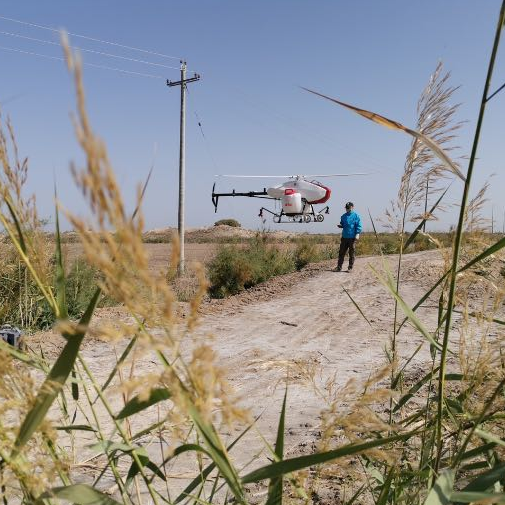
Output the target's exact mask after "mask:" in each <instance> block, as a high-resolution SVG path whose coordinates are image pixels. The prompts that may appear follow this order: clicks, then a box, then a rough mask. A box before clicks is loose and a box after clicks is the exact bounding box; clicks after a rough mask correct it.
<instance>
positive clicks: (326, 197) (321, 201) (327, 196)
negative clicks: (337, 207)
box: [308, 182, 331, 204]
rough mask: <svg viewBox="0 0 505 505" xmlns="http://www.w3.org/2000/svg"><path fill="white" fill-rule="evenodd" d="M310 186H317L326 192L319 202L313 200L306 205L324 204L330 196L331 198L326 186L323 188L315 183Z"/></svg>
mask: <svg viewBox="0 0 505 505" xmlns="http://www.w3.org/2000/svg"><path fill="white" fill-rule="evenodd" d="M312 184H315V185H316V186H319V187H320V188H322V189H324V190H325V191H326V193H325V195H324V196H323V197H322V198H320V199H319V200H314V201H312V202H308V203H310V204H314V203H325V202H327V201H328V200H329V199H330V196H331V189H330V188H327V187H326V186H323V185H322V184H319V183H317V182H313V183H312Z"/></svg>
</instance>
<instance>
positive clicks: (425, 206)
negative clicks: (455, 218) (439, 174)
mask: <svg viewBox="0 0 505 505" xmlns="http://www.w3.org/2000/svg"><path fill="white" fill-rule="evenodd" d="M429 189H430V176H429V175H427V176H426V194H425V195H424V219H425V221H424V223H423V233H426V221H427V220H428V217H427V216H428V193H429Z"/></svg>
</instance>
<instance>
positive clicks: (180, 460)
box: [0, 1, 505, 505]
mask: <svg viewBox="0 0 505 505" xmlns="http://www.w3.org/2000/svg"><path fill="white" fill-rule="evenodd" d="M504 20H505V1H504V2H503V5H502V8H501V11H500V15H499V21H498V26H497V31H496V36H495V42H494V48H493V52H492V57H491V62H490V65H489V72H488V76H487V78H486V86H485V90H484V94H483V100H482V105H481V111H480V115H479V120H478V123H477V131H476V134H475V141H474V145H473V149H472V153H471V156H470V162H469V167H468V170H467V173H466V175H463V174H462V173H461V170H460V168H459V167H458V165H457V163H455V162H454V161H452V160H451V159H450V158H449V156H448V154H447V153H446V152H445V151H444V150H443V148H442V147H441V146H440V145H438V144H437V143H436V141H434V140H433V139H431V138H430V137H428V136H426V135H425V134H424V133H423V132H420V131H417V130H413V129H410V128H407V127H405V126H403V125H401V124H400V123H398V122H395V121H391V120H389V119H387V118H385V117H384V116H380V115H378V114H375V113H372V112H369V111H365V110H363V109H359V108H357V107H354V106H350V105H348V104H345V103H343V102H340V101H338V100H335V99H330V100H332V101H333V102H336V103H338V104H340V105H343V106H344V107H347V108H348V109H351V110H353V111H354V112H357V113H358V114H360V115H362V116H364V117H366V118H367V119H371V120H373V121H375V122H377V123H379V124H382V125H385V126H388V127H391V128H393V129H395V130H399V131H403V132H406V133H408V134H409V135H412V136H413V137H415V138H416V139H419V141H420V142H421V145H422V146H427V147H428V148H429V149H430V150H431V151H432V152H433V153H434V155H435V156H437V157H438V159H440V160H441V162H442V163H444V164H445V166H446V167H447V169H448V170H450V171H452V172H453V173H454V174H457V176H458V177H459V178H460V179H462V180H463V181H464V189H463V196H462V202H461V210H460V219H459V223H458V227H457V229H456V230H455V232H454V236H453V243H452V247H451V251H450V252H451V257H452V260H449V262H448V264H447V267H446V269H445V270H444V271H443V272H441V273H440V278H439V280H438V281H437V282H436V283H435V284H434V286H433V287H432V288H431V289H430V290H429V291H427V292H426V293H425V294H424V295H423V297H422V298H421V299H420V300H419V301H418V302H417V303H416V304H414V305H413V306H411V305H409V304H408V303H407V302H406V301H405V300H404V299H403V298H402V295H401V290H400V289H398V287H397V283H396V280H395V278H394V276H393V274H392V273H391V272H390V270H389V267H388V264H387V262H386V261H385V262H384V269H383V270H382V271H379V270H377V271H376V275H377V276H378V277H379V279H380V280H381V281H382V282H383V284H384V286H385V289H387V291H388V292H389V293H390V294H391V296H392V297H393V299H394V300H395V301H396V302H397V303H398V307H399V308H400V309H401V310H402V311H403V313H404V315H405V319H404V320H403V321H402V322H401V323H399V324H398V328H397V331H398V332H399V331H402V328H404V327H405V325H406V324H408V325H411V326H412V327H413V328H414V329H415V331H416V332H417V333H418V334H419V336H420V337H422V339H423V340H424V341H425V345H426V346H428V347H429V349H430V351H431V360H432V361H431V366H428V367H426V369H425V370H424V371H423V373H424V375H423V376H422V377H420V378H415V379H413V380H411V381H410V383H408V384H407V382H406V384H407V386H408V387H407V388H406V389H403V390H401V391H399V389H398V388H397V387H396V381H399V380H400V377H401V376H403V377H404V378H405V377H407V378H408V375H409V374H408V373H407V372H408V369H409V365H410V364H411V362H412V359H413V358H414V355H412V356H409V357H407V358H403V359H401V360H400V358H399V357H398V353H397V355H396V358H395V359H391V362H389V363H385V365H384V367H381V368H380V369H379V370H377V371H375V372H373V373H371V374H370V377H369V379H368V380H367V381H366V382H365V383H363V384H356V383H349V384H348V385H347V386H346V387H344V388H339V387H338V386H337V381H336V380H329V381H328V382H327V383H326V384H325V385H324V387H321V385H320V383H318V381H317V379H316V375H317V373H316V371H315V369H314V368H311V367H305V368H303V367H302V366H301V365H300V366H298V365H297V364H293V365H292V368H293V369H294V368H296V367H297V366H298V368H296V377H297V380H305V381H306V382H307V383H309V384H312V385H313V387H314V393H315V394H316V395H318V398H320V400H321V405H322V412H321V425H320V432H321V434H320V439H319V441H318V443H317V446H316V447H315V449H314V450H313V451H311V452H309V453H308V454H304V455H301V456H296V457H287V456H286V448H285V432H286V430H287V426H289V412H288V409H287V402H288V401H289V387H288V388H287V389H286V394H285V395H284V401H283V402H282V404H280V405H279V407H278V410H279V422H278V426H277V433H276V436H275V438H274V437H273V436H271V435H270V434H265V435H263V436H261V440H263V443H264V448H265V451H266V452H267V454H268V455H269V461H268V462H265V463H264V464H262V465H260V466H259V467H256V468H255V469H253V470H250V469H248V468H242V467H239V465H238V463H237V459H236V458H235V457H234V453H235V451H237V450H239V448H240V443H241V441H243V437H244V436H245V435H246V434H247V433H248V432H252V431H253V428H254V429H255V420H254V419H251V417H250V414H249V413H248V412H247V411H244V410H243V409H241V408H240V407H239V405H240V402H239V399H238V397H237V395H236V393H234V392H233V389H232V388H231V386H230V385H229V384H228V383H227V381H226V378H225V373H224V371H223V370H222V369H221V368H220V364H219V362H218V360H217V357H216V354H215V352H214V351H213V350H212V347H211V345H210V344H211V342H209V341H208V340H202V339H197V338H194V333H193V332H194V329H195V326H196V325H197V324H198V313H197V312H198V306H199V303H200V301H201V299H202V297H203V296H204V295H205V293H206V290H207V281H206V278H205V275H204V272H203V270H200V272H199V279H200V288H199V290H198V292H197V293H196V295H195V297H194V298H193V300H192V301H191V310H190V312H189V314H187V316H186V317H185V318H181V317H180V315H179V314H178V312H177V310H176V305H175V294H174V292H173V291H172V290H171V289H170V287H169V285H168V283H167V280H166V276H165V275H164V274H163V273H160V274H159V275H153V273H152V272H151V271H150V270H149V269H148V258H147V252H146V249H145V247H144V244H143V241H142V233H143V218H142V212H141V203H142V198H143V195H144V192H145V185H144V186H143V187H139V190H138V196H137V205H136V210H135V211H134V213H133V214H132V215H128V214H127V213H126V210H125V206H124V204H123V201H122V198H121V192H120V188H119V187H118V185H117V182H116V179H115V176H114V172H113V170H112V167H111V165H110V162H109V159H108V156H107V151H106V148H105V145H104V144H103V142H102V141H101V140H100V139H99V138H98V136H97V135H96V134H95V133H94V131H93V129H92V127H91V123H90V121H89V118H88V116H87V114H86V107H85V97H84V90H83V86H82V78H81V66H80V64H79V61H78V59H76V57H75V55H74V54H73V53H72V52H71V50H70V49H69V47H68V45H67V44H65V43H64V47H65V50H66V57H67V61H68V64H69V69H70V71H71V73H72V75H73V76H74V78H75V86H76V91H77V115H76V117H75V128H76V135H77V139H78V141H79V143H80V145H81V148H82V150H83V152H84V154H85V157H86V163H85V166H84V167H83V168H79V167H73V168H72V170H73V174H74V177H75V181H76V183H77V185H78V187H79V188H80V189H81V190H82V192H83V195H84V197H85V198H86V201H87V202H88V205H89V209H90V215H91V217H90V219H89V220H88V221H85V220H83V219H81V218H79V217H78V216H75V215H74V214H72V213H71V212H70V211H65V212H66V215H67V218H68V219H69V220H70V222H71V223H72V225H73V227H74V229H75V230H76V233H77V234H78V236H79V240H80V241H81V243H82V245H83V249H84V253H85V257H86V261H87V263H88V264H89V265H90V266H92V267H93V268H96V269H97V271H98V272H100V276H99V277H98V278H97V279H96V281H97V288H96V289H95V291H94V292H93V293H92V294H91V296H90V298H89V301H88V303H87V306H86V308H85V310H84V313H83V314H82V316H81V317H80V319H79V320H78V321H75V320H73V319H72V318H70V317H69V310H68V300H67V291H66V286H67V283H68V277H67V270H66V268H65V264H64V255H63V254H62V247H61V235H60V232H59V218H57V219H56V232H55V235H56V241H55V251H54V257H55V272H56V275H55V277H56V278H55V279H53V278H52V273H51V270H50V269H48V267H47V265H46V262H45V261H44V258H43V257H42V253H41V251H42V249H41V248H40V240H41V231H40V228H39V226H38V224H37V223H39V220H38V218H37V213H36V208H35V205H34V200H33V199H30V198H28V199H27V198H26V197H25V196H24V190H23V188H24V184H25V182H26V175H27V164H26V163H25V161H21V160H19V159H18V155H17V150H16V149H15V147H14V148H13V147H12V145H13V141H14V136H13V134H11V135H10V138H11V141H12V142H11V143H9V141H8V138H9V137H8V136H2V137H1V138H2V142H1V143H0V160H1V162H2V169H3V170H2V174H1V176H0V198H1V204H0V222H1V223H2V225H3V227H4V229H5V231H6V233H7V235H8V237H9V240H10V241H11V244H12V247H13V248H14V250H15V252H16V255H17V258H18V260H20V261H21V262H22V263H23V265H24V266H25V268H26V270H27V272H28V274H29V276H30V278H31V279H32V282H33V283H34V285H36V286H37V289H38V293H39V296H40V298H41V300H43V303H45V304H47V306H48V307H49V310H50V311H51V313H52V315H53V317H54V318H55V320H56V321H57V325H56V329H57V330H58V331H59V332H60V334H61V351H60V352H59V354H58V356H57V358H56V359H55V360H54V361H51V362H48V361H47V360H46V359H45V357H44V356H39V355H36V354H33V353H30V352H22V351H19V350H16V349H13V348H11V347H10V346H8V345H7V344H5V343H4V342H2V341H0V353H1V359H0V374H1V376H2V380H1V382H0V384H1V385H0V493H1V496H2V499H3V502H4V503H5V504H8V503H12V504H14V503H26V504H42V503H43V504H52V503H58V502H60V501H66V502H72V503H78V504H86V505H87V504H107V505H114V504H118V503H123V504H133V503H138V504H140V503H146V504H147V503H149V504H161V503H168V504H176V503H188V504H189V503H191V504H208V503H222V504H225V503H240V504H244V505H245V504H249V503H252V502H253V501H252V499H251V495H250V493H249V490H250V489H251V487H252V486H258V485H263V487H264V489H265V494H264V496H263V498H262V503H265V504H266V505H274V504H281V503H306V504H308V503H316V502H317V501H318V496H319V495H318V486H319V485H320V483H321V479H323V478H324V477H325V476H326V477H327V476H330V477H331V476H333V477H334V478H337V477H338V478H341V477H342V476H343V480H344V481H346V482H348V484H349V489H352V492H351V493H350V494H348V495H345V496H343V495H341V501H343V502H345V503H347V504H349V505H351V504H352V503H374V504H377V505H384V504H387V503H395V504H396V503H405V504H419V503H426V504H427V505H439V504H447V503H473V502H482V503H502V502H504V501H505V492H504V489H503V486H504V481H503V475H504V471H505V463H503V461H504V456H505V454H504V449H503V447H504V446H505V442H504V439H503V437H504V433H505V431H504V430H505V424H504V417H503V409H504V407H505V395H504V386H505V373H504V365H503V353H502V344H503V336H504V335H503V332H502V331H500V328H501V327H502V326H504V325H505V322H504V321H503V320H502V319H500V317H501V316H500V311H501V310H502V307H503V302H504V296H505V282H504V281H505V279H504V278H503V276H502V275H501V274H500V272H499V270H500V269H499V267H500V266H501V265H502V264H501V263H500V264H498V262H499V261H502V256H503V250H504V248H505V239H504V238H499V239H498V240H497V241H495V242H494V243H492V244H490V245H489V244H484V243H482V242H479V243H477V244H475V243H474V244H472V249H470V250H469V249H468V248H465V244H466V242H465V240H464V239H465V237H466V235H465V234H464V230H465V221H466V219H467V209H468V202H469V194H470V184H471V179H472V172H473V165H474V160H475V157H476V154H477V145H478V139H479V136H480V127H481V124H482V119H483V115H484V110H485V106H486V103H487V102H489V100H490V97H491V96H492V95H490V94H489V90H488V88H489V83H490V81H491V76H492V70H493V65H494V59H495V56H496V53H497V50H498V45H499V39H500V34H501V31H502V25H503V23H504ZM325 98H329V97H325ZM7 128H8V127H7ZM58 213H59V210H58V211H57V213H56V215H57V216H58ZM111 230H112V231H113V233H110V232H111ZM417 234H418V233H417ZM409 239H410V237H409ZM469 242H470V241H469ZM476 248H478V249H477V250H476ZM172 250H173V251H174V256H173V257H172V260H171V261H172V267H173V268H175V267H176V266H177V261H178V258H177V256H176V251H177V250H178V248H177V247H173V248H172ZM485 263H487V266H488V269H489V275H488V276H487V277H486V278H485V279H484V281H483V283H482V286H483V290H484V291H483V293H484V294H483V296H481V297H480V299H478V302H479V303H478V304H476V303H475V301H472V300H471V299H470V298H469V286H472V285H474V284H475V283H476V278H477V277H479V274H478V273H477V269H479V268H480V267H481V266H482V265H483V264H485ZM104 294H106V295H107V296H110V297H112V298H114V299H115V300H117V301H118V302H120V303H121V304H123V305H124V307H125V310H127V311H128V314H129V319H128V320H126V321H113V323H114V324H103V323H102V324H100V322H99V321H96V322H94V323H93V324H92V321H93V313H94V310H95V307H96V305H97V303H98V302H99V301H100V299H101V297H102V296H103V295H104ZM348 295H349V296H351V293H348ZM428 303H434V305H435V309H433V310H434V312H435V314H436V319H437V321H436V327H434V328H432V327H431V326H430V324H429V323H428V322H427V321H423V320H422V318H421V316H420V315H419V314H418V309H419V308H420V307H421V306H423V305H426V304H428ZM355 305H356V307H357V308H358V309H359V310H360V312H361V313H362V315H363V317H365V314H366V308H364V307H360V306H359V304H357V303H356V302H355ZM456 315H458V316H460V318H459V327H458V329H459V337H460V338H459V343H454V338H453V337H454V331H453V326H454V319H455V317H456ZM368 323H369V324H370V325H373V323H372V322H371V321H368ZM490 334H492V337H490ZM91 338H94V339H97V341H105V342H106V343H107V345H109V346H111V348H113V349H115V350H116V351H117V354H116V357H115V359H114V360H110V363H109V365H110V368H109V370H107V371H106V374H105V375H106V376H107V379H106V380H105V381H102V380H99V379H98V377H97V376H96V375H95V374H94V372H93V367H92V366H91V363H90V358H86V354H85V353H84V352H83V344H85V343H86V342H87V341H89V339H91ZM421 347H422V344H421V345H420V346H419V347H418V350H416V353H418V352H419V350H420V349H421ZM112 355H114V354H112ZM95 359H97V358H96V357H95ZM146 361H147V362H148V363H150V364H152V363H154V364H155V365H156V366H150V367H147V368H146V367H142V366H140V364H141V363H142V362H144V363H145V362H146ZM391 373H393V383H390V382H389V380H388V379H389V378H390V377H391ZM405 380H406V379H405ZM288 382H289V381H288ZM153 412H154V414H155V415H154V418H153ZM148 419H149V421H147V420H148ZM226 432H229V433H234V436H232V437H231V438H230V439H226V438H225V437H224V435H223V433H226ZM84 436H85V437H86V441H87V444H89V445H91V446H92V454H91V456H90V457H89V458H86V459H83V454H82V451H83V450H84V448H83V446H82V440H83V437H84ZM254 461H255V459H254V460H253V462H254ZM84 469H90V470H91V471H89V472H85V471H84ZM181 474H182V475H183V476H184V477H185V479H186V480H185V481H184V484H183V485H182V486H179V488H181V489H177V487H176V486H174V485H173V482H174V479H176V478H177V477H181Z"/></svg>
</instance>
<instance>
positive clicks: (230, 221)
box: [214, 219, 242, 228]
mask: <svg viewBox="0 0 505 505" xmlns="http://www.w3.org/2000/svg"><path fill="white" fill-rule="evenodd" d="M214 226H232V227H233V228H241V227H242V225H241V224H240V223H239V222H238V221H237V220H236V219H220V220H219V221H216V222H215V223H214Z"/></svg>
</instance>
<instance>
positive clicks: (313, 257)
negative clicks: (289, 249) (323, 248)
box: [294, 237, 321, 270]
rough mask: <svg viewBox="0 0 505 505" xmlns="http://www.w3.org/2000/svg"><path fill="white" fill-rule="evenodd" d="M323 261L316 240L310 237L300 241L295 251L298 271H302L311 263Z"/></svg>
mask: <svg viewBox="0 0 505 505" xmlns="http://www.w3.org/2000/svg"><path fill="white" fill-rule="evenodd" d="M320 260H321V254H320V252H319V250H318V247H317V245H316V243H315V241H314V240H311V239H310V238H308V237H302V238H301V239H299V241H298V244H297V246H296V249H295V251H294V261H295V267H296V269H297V270H301V269H302V268H303V267H304V266H306V265H308V264H309V263H314V262H316V261H320Z"/></svg>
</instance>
